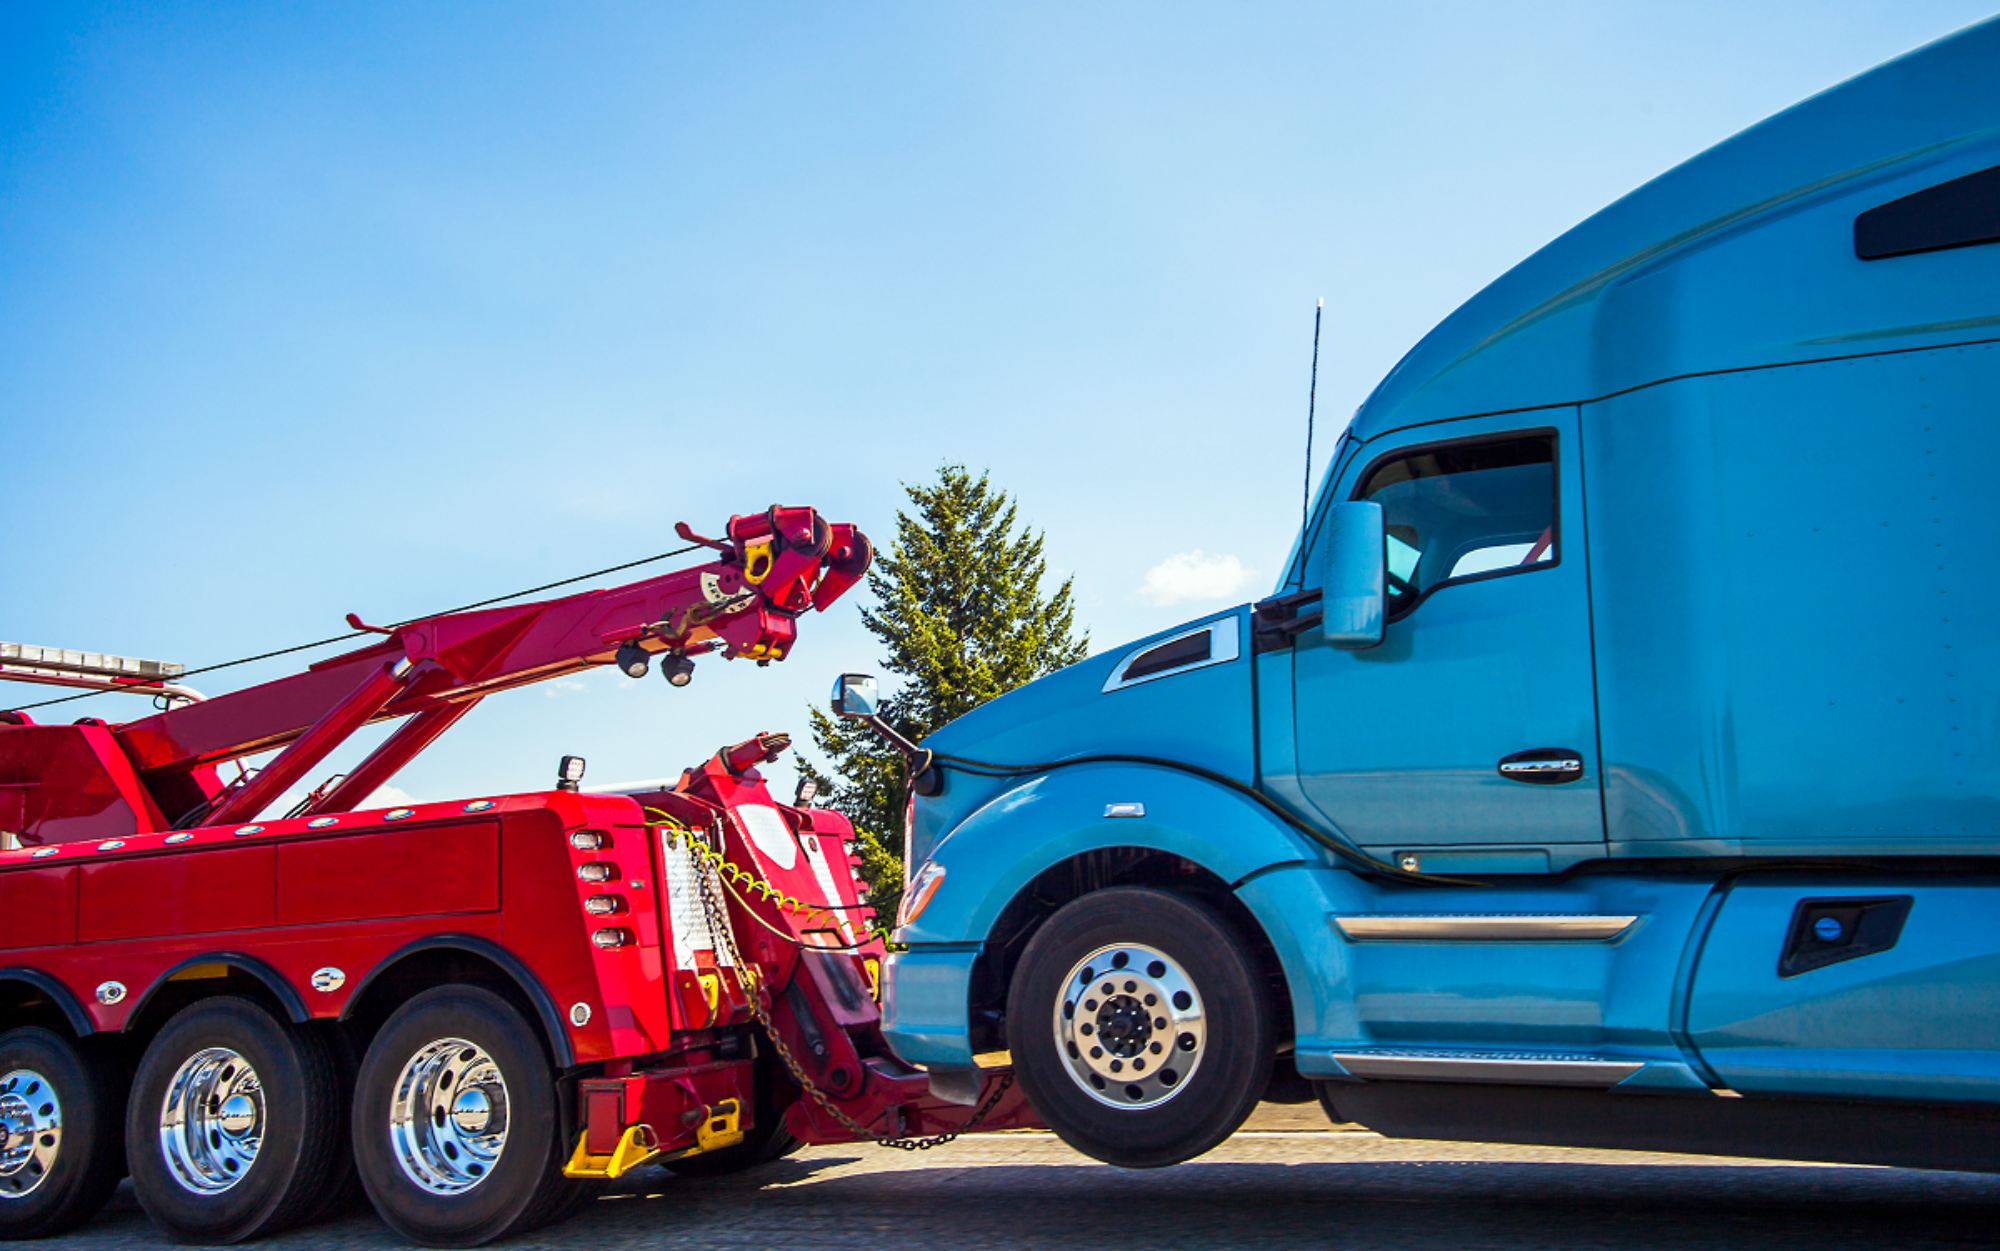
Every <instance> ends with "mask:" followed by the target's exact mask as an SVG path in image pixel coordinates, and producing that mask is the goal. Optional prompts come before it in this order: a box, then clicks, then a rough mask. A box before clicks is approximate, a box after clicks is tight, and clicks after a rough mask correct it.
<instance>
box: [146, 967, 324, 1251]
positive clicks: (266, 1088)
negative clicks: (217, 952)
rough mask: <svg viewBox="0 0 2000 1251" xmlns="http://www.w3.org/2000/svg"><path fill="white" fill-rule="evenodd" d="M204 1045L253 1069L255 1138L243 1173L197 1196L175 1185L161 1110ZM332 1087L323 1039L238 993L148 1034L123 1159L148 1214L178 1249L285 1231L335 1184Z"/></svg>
mask: <svg viewBox="0 0 2000 1251" xmlns="http://www.w3.org/2000/svg"><path fill="white" fill-rule="evenodd" d="M208 1047H226V1048H228V1049H229V1050H231V1051H234V1052H236V1053H237V1054H238V1055H240V1056H242V1057H243V1059H244V1061H245V1062H247V1063H248V1064H249V1065H250V1067H251V1068H252V1069H254V1070H256V1073H257V1079H258V1082H259V1084H260V1085H261V1087H262V1089H263V1096H264V1126H263V1137H262V1139H261V1141H260V1143H259V1145H258V1148H257V1156H256V1159H255V1160H253V1161H252V1162H251V1164H250V1167H249V1169H248V1171H246V1172H245V1173H244V1174H243V1176H242V1177H241V1178H240V1179H239V1180H237V1181H236V1182H235V1183H234V1184H233V1185H231V1186H230V1187H229V1189H227V1190H223V1191H220V1192H217V1193H212V1194H199V1193H196V1192H195V1191H193V1190H190V1189H188V1188H187V1187H186V1186H184V1185H182V1184H181V1182H179V1181H178V1180H176V1178H175V1176H174V1171H173V1167H172V1165H171V1164H169V1163H168V1161H167V1158H166V1154H165V1151H164V1149H163V1148H162V1147H161V1145H160V1112H161V1107H162V1105H163V1104H164V1103H165V1102H166V1097H167V1089H168V1086H169V1084H170V1083H171V1082H172V1080H173V1077H174V1074H175V1072H176V1071H177V1070H178V1069H179V1068H180V1066H181V1065H182V1063H183V1062H185V1061H186V1060H187V1059H188V1058H189V1057H190V1056H192V1055H194V1054H195V1053H196V1052H198V1051H201V1050H203V1049H204V1048H208ZM342 1112H343V1109H342V1108H341V1106H340V1082H339V1079H338V1077H337V1076H336V1074H335V1071H334V1064H333V1058H332V1056H331V1055H329V1054H328V1052H327V1046H326V1041H325V1039H324V1038H322V1037H321V1036H320V1035H319V1034H317V1033H315V1032H312V1031H310V1030H306V1029H301V1028H300V1027H298V1026H296V1025H293V1024H292V1023H291V1022H289V1021H285V1020H282V1019H280V1018H279V1017H278V1016H276V1015H275V1014H274V1013H273V1012H272V1011H271V1010H270V1009H268V1008H266V1007H265V1006H264V1005H263V1004H261V1003H257V1002H255V1001H254V1000H250V999H244V998H241V997H239V996H236V995H220V996H217V997H215V998H212V999H203V1000H201V1001H200V1002H198V1003H193V1004H190V1005H188V1006H187V1007H185V1008H183V1009H181V1010H180V1011H179V1012H178V1013H176V1014H175V1015H174V1017H173V1019H171V1020H169V1021H168V1022H167V1024H166V1027H165V1028H163V1029H162V1030H161V1031H160V1032H159V1033H158V1034H156V1035H154V1037H153V1041H152V1043H151V1044H150V1045H149V1046H148V1047H147V1048H146V1054H145V1057H144V1058H143V1059H141V1060H140V1061H139V1071H138V1073H137V1075H136V1076H134V1077H133V1079H132V1097H131V1100H130V1102H129V1104H128V1106H127V1108H126V1113H125V1158H126V1161H127V1163H128V1165H129V1166H130V1168H131V1173H132V1190H133V1193H134V1195H135V1196H136V1197H137V1198H138V1200H139V1206H140V1207H142V1208H144V1209H145V1210H146V1215H148V1216H150V1217H152V1218H153V1220H154V1222H155V1223H156V1224H158V1225H159V1226H161V1227H162V1228H163V1229H165V1230H166V1231H167V1232H168V1233H169V1234H170V1235H172V1236H173V1237H174V1238H175V1239H176V1240H178V1241H181V1242H193V1243H202V1244H207V1245H213V1244H217V1243H234V1242H242V1241H244V1240H246V1239H250V1238H256V1237H260V1236H264V1235H268V1234H275V1233H279V1232H282V1231H283V1230H286V1229H290V1228H292V1227H293V1226H295V1225H297V1224H299V1223H300V1222H301V1221H303V1220H305V1219H306V1217H307V1216H308V1215H310V1214H311V1213H312V1212H313V1210H314V1208H316V1207H317V1206H319V1204H320V1203H321V1201H322V1200H323V1198H324V1196H325V1193H326V1187H327V1184H328V1179H329V1178H330V1177H334V1176H337V1174H338V1168H337V1156H338V1152H339V1144H340V1127H339V1121H340V1118H341V1115H342Z"/></svg>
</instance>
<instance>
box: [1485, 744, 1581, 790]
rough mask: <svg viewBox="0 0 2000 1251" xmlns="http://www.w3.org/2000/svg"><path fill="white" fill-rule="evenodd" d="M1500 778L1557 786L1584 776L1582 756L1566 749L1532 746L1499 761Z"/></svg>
mask: <svg viewBox="0 0 2000 1251" xmlns="http://www.w3.org/2000/svg"><path fill="white" fill-rule="evenodd" d="M1500 776H1501V777H1503V778H1506V779H1507V780H1508V781H1510V782H1533V783H1535V784H1536V785H1538V786H1558V785H1560V784H1562V783H1564V782H1574V781H1576V780H1577V779H1578V778H1580V777H1582V776H1583V754H1582V753H1581V752H1575V751H1571V750H1570V749H1569V748H1567V747H1531V748H1529V749H1528V750H1527V751H1517V752H1515V753H1514V754H1513V755H1511V756H1504V757H1502V758H1501V760H1500Z"/></svg>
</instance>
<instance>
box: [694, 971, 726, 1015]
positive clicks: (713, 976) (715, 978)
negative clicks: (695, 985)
mask: <svg viewBox="0 0 2000 1251" xmlns="http://www.w3.org/2000/svg"><path fill="white" fill-rule="evenodd" d="M694 980H695V981H697V982H700V983H701V997H702V998H703V999H706V1000H708V1019H709V1020H711V1021H713V1020H714V1019H715V1012H716V1009H717V1008H718V1007H720V1006H721V1004H722V975H721V974H719V973H697V974H695V975H694Z"/></svg>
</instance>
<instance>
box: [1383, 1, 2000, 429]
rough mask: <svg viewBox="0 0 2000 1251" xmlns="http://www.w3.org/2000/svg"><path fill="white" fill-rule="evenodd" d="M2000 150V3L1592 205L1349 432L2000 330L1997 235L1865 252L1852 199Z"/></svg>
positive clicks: (1388, 385) (1387, 382)
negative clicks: (1937, 249)
mask: <svg viewBox="0 0 2000 1251" xmlns="http://www.w3.org/2000/svg"><path fill="white" fill-rule="evenodd" d="M1996 163H2000V18H1996V19H1992V20H1989V21H1986V22H1983V23H1981V24H1979V25H1976V26H1972V27H1969V28H1967V29H1966V30H1963V31H1961V32H1959V33H1957V34H1955V35H1951V36H1948V37H1946V38H1944V39H1941V40H1939V41H1937V42H1935V43H1932V44H1929V45H1927V46H1925V47H1923V48H1919V49H1917V50H1916V51H1914V52H1911V53H1909V54H1908V55H1906V56H1903V57H1899V58H1897V59H1896V60H1893V61H1890V62H1888V63H1886V64H1884V65H1881V66H1878V67H1876V68H1875V69H1872V70H1870V71H1868V72H1867V73H1865V74H1862V75H1860V76H1859V77H1857V78H1853V79H1850V80H1849V81H1847V82H1845V83H1842V84H1840V85H1839V86H1836V87H1833V88H1831V89H1829V90H1827V91H1824V92H1822V93H1820V94H1819V95H1816V96H1813V97H1811V98H1810V99H1808V100H1806V101H1804V102H1802V103H1800V104H1798V105H1795V106H1794V107H1792V108H1790V109H1787V110H1786V111H1784V112H1782V113H1779V114H1777V115H1776V116H1774V117H1772V118H1769V119H1768V120H1766V121H1764V122H1761V123H1759V124H1757V125H1755V126H1753V127H1751V128H1750V129H1748V130H1745V131H1743V132H1742V133H1740V134H1738V135H1736V136H1734V137H1733V138H1730V139H1728V140H1726V141H1724V142H1723V143H1721V144H1718V145H1716V146H1715V147H1713V148H1711V149H1709V150H1708V151H1706V152H1704V153H1702V154H1701V155H1699V156H1697V157H1695V158H1693V159H1692V160H1689V161H1687V162H1686V163H1684V164H1682V165H1680V166H1678V167H1676V168H1675V169H1673V170H1670V171H1669V172H1667V173H1665V174H1662V175H1661V176H1660V177H1658V178H1656V179H1654V180H1653V181H1651V182H1649V183H1647V184H1646V185H1644V186H1642V187H1640V188H1639V189H1637V190H1636V191H1633V192H1632V193H1631V194H1629V195H1627V196H1625V197H1624V198H1623V199H1621V200H1619V201H1617V202H1616V203H1614V204H1612V205H1610V206H1609V207H1608V208H1605V209H1604V210H1602V211H1601V212H1599V213H1597V214H1596V215H1594V216H1592V217H1591V218H1589V219H1588V220H1586V221H1584V222H1583V223H1582V224H1581V225H1578V226H1577V227H1575V228H1574V229H1572V230H1570V231H1569V232H1567V233H1566V234H1564V235H1562V236H1561V237H1560V238H1558V239H1556V240H1555V241H1554V242H1552V243H1550V244H1548V245H1547V246H1546V247H1544V248H1542V249H1541V250H1540V251H1538V252H1536V253H1535V254H1534V255H1533V256H1531V257H1529V258H1528V259H1527V260H1525V261H1523V262H1521V263H1520V264H1519V265H1517V266H1515V267H1514V268H1513V269H1511V270H1509V271H1508V272H1507V273H1506V274H1504V275H1502V276H1501V277H1500V278H1499V279H1497V280H1496V281H1494V282H1493V283H1492V284H1491V285H1490V286H1488V287H1486V288H1485V289H1484V290H1483V291H1481V292H1479V293H1478V294H1477V295H1475V296H1473V297H1472V298H1471V299H1470V300H1468V301H1466V303H1465V304H1464V305H1462V306H1461V307H1460V308H1459V309H1458V310H1457V311H1455V312H1454V313H1452V314H1451V316H1449V317H1447V318H1446V319H1445V320H1444V321H1443V322H1441V323H1440V324H1439V325H1438V326H1437V328H1436V329H1434V330H1432V331H1431V332H1430V333H1429V334H1428V335H1426V336H1425V337H1424V338H1423V339H1422V340H1421V341H1420V342H1419V343H1418V344H1417V345H1416V347H1414V348H1413V349H1411V351H1410V352H1409V353H1408V355H1406V356H1404V358H1403V359H1402V360H1401V361H1400V362H1399V363H1398V364H1397V365H1396V367H1395V368H1394V369H1393V370H1391V371H1390V373H1389V375H1388V376H1387V377H1386V378H1384V379H1383V380H1382V382H1381V383H1380V384H1379V385H1378V386H1377V387H1376V388H1375V390H1374V392H1373V393H1372V394H1371V395H1370V396H1369V397H1368V400H1367V401H1366V403H1364V404H1363V405H1362V406H1361V408H1360V410H1359V411H1358V412H1357V413H1356V414H1355V418H1354V421H1353V423H1352V424H1351V426H1350V431H1351V433H1352V435H1353V436H1354V437H1355V438H1357V439H1360V440H1364V441H1365V440H1367V439H1371V438H1373V437H1375V436H1377V435H1379V434H1383V433H1386V432H1387V431H1390V430H1395V429H1400V428H1404V427H1408V426H1412V425H1417V424H1420V423H1424V422H1431V421H1439V420H1444V419H1448V418H1454V417H1466V416H1473V415H1477V414H1486V413H1499V412H1507V411H1511V410H1516V409H1529V408H1538V407H1545V406H1550V405H1558V404H1573V403H1578V402H1582V401H1587V400H1592V399H1597V398H1602V397H1604V396H1607V395H1611V394H1615V393H1617V392H1619V391H1621V390H1628V389H1631V388H1633V387H1638V386H1644V385H1646V384H1648V383H1652V382H1657V381H1660V380H1662V379H1665V378H1671V377H1681V376H1687V375H1690V374H1700V373H1705V372H1716V371H1721V370H1729V369H1743V368H1754V367H1758V366H1763V365H1773V364H1782V363H1790V362H1796V361H1800V360H1809V359H1823V358H1825V357H1828V356H1837V355H1852V354H1856V353H1858V352H1862V351H1888V350H1900V349H1902V348H1907V347H1919V346H1929V345H1932V344H1935V343H1937V342H1949V341H1965V340H1968V339H1979V338H1992V337H1995V336H1996V335H2000V316H1995V315H1994V314H1995V304H1994V301H1993V298H1992V294H1991V292H1992V291H1994V290H2000V286H1996V285H1994V280H1995V279H2000V264H1996V263H1995V260H1994V257H1993V255H1992V254H2000V247H1993V248H1984V249H1979V248H1974V249H1963V250H1960V251H1959V252H1957V253H1950V254H1939V255H1946V256H1956V257H1957V258H1959V259H1958V260H1957V261H1955V262H1944V264H1945V266H1947V268H1943V269H1932V270H1927V269H1925V268H1924V265H1923V263H1931V264H1933V265H1935V264H1937V262H1936V258H1935V257H1930V258H1923V257H1906V258H1902V259H1901V260H1889V261H1864V260H1861V259H1860V258H1859V257H1858V256H1857V255H1856V250H1855V246H1854V238H1853V230H1854V224H1853V223H1854V218H1855V216H1856V215H1857V214H1858V213H1859V212H1862V211H1866V210H1867V209H1869V208H1873V207H1876V206H1878V205H1880V204H1884V203H1887V202H1890V201H1893V200H1896V199H1897V198H1899V197H1902V196H1905V195H1909V194H1911V193H1913V192H1915V191H1918V190H1921V189H1923V188H1925V187H1930V186H1934V185H1936V184H1938V183H1940V182H1943V181H1945V180H1948V179H1953V178H1958V177H1962V176H1964V175H1966V174H1969V173H1973V172H1975V171H1978V170H1981V169H1984V168H1987V167H1990V166H1993V165H1995V164H1996ZM1975 252H1977V253H1982V254H1985V255H1982V256H1981V257H1978V258H1974V259H1971V260H1967V259H1966V258H1967V257H1969V256H1970V254H1971V253H1975ZM1910 262H1920V263H1919V264H1916V265H1912V264H1911V263H1910ZM1899 266H1900V268H1899ZM1951 266H1956V267H1955V268H1953V267H1951ZM1967 266H1970V269H1968V268H1967ZM1974 271H1976V272H1974ZM1932 273H1937V274H1941V275H1944V277H1943V278H1942V279H1939V280H1927V278H1926V275H1929V274H1932ZM1913 275H1914V277H1913Z"/></svg>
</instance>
